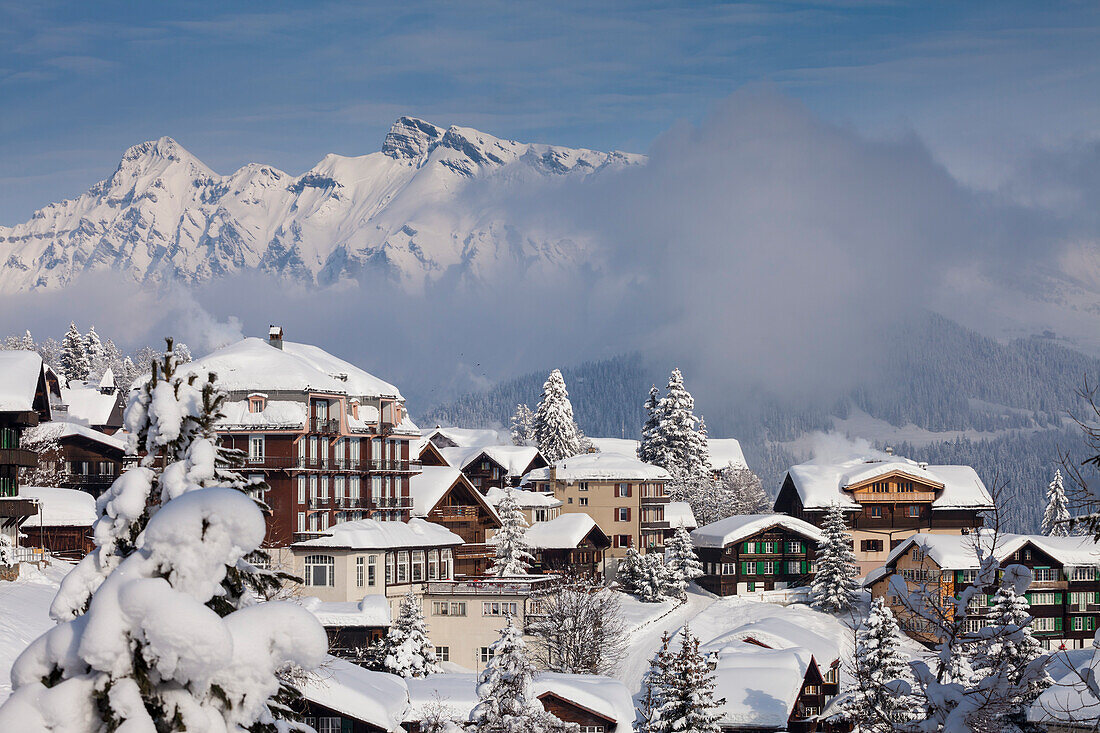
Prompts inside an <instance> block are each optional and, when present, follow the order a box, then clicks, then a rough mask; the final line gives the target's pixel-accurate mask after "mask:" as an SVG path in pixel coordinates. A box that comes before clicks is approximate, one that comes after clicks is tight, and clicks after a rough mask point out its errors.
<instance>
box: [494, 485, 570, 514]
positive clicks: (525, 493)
mask: <svg viewBox="0 0 1100 733" xmlns="http://www.w3.org/2000/svg"><path fill="white" fill-rule="evenodd" d="M506 493H507V492H506V491H505V490H504V489H498V488H496V487H495V486H494V487H492V488H491V489H489V490H488V491H486V492H485V501H487V502H488V503H489V504H491V505H493V506H497V505H499V504H500V502H502V501H503V500H504V496H505V494H506ZM512 498H513V499H515V501H516V506H518V507H519V508H520V509H536V508H539V507H556V506H561V505H562V500H561V499H559V498H557V497H556V496H554V495H553V494H548V493H546V492H543V491H529V490H527V489H512Z"/></svg>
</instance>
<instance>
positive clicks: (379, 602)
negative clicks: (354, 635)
mask: <svg viewBox="0 0 1100 733" xmlns="http://www.w3.org/2000/svg"><path fill="white" fill-rule="evenodd" d="M301 603H302V605H303V606H305V608H306V610H307V611H309V612H310V613H312V614H313V615H314V616H316V617H317V620H318V621H320V622H321V625H322V626H375V627H377V626H389V625H390V623H391V618H390V602H389V600H388V599H387V598H386V597H385V596H384V595H368V596H363V598H362V600H359V601H322V600H321V599H319V598H314V597H312V596H307V597H305V598H302V599H301Z"/></svg>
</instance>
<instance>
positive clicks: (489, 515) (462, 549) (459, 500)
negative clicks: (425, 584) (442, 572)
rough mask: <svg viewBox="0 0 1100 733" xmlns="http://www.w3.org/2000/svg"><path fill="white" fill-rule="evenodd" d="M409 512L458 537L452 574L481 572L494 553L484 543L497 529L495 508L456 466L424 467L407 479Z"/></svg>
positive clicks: (487, 566)
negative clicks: (409, 497)
mask: <svg viewBox="0 0 1100 733" xmlns="http://www.w3.org/2000/svg"><path fill="white" fill-rule="evenodd" d="M409 492H410V494H411V496H412V514H413V516H414V517H421V518H423V519H426V520H428V521H429V522H434V523H436V524H439V525H442V526H444V527H446V528H447V529H449V530H451V531H452V532H454V533H455V534H457V535H458V536H459V537H461V538H462V544H461V545H459V546H458V547H456V548H454V571H455V575H456V576H459V577H462V576H468V575H469V576H474V575H483V574H484V573H485V571H486V570H487V569H488V568H489V565H491V564H492V562H493V558H494V557H496V554H495V553H494V552H493V551H492V549H491V548H490V547H489V546H488V545H487V544H485V542H486V540H487V539H488V538H489V535H490V534H491V533H493V532H495V531H496V530H497V529H499V528H500V518H499V517H497V514H496V510H495V509H494V508H493V507H492V506H491V505H490V504H489V503H488V502H487V501H486V500H485V497H483V496H482V495H481V492H479V491H478V490H477V489H475V488H474V485H473V484H471V483H470V480H469V479H468V478H466V476H465V475H463V473H462V472H461V471H459V470H458V469H457V468H452V467H450V466H424V467H423V468H422V469H421V472H420V473H418V474H414V475H413V476H412V478H411V480H410V482H409Z"/></svg>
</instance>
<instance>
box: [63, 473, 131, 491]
mask: <svg viewBox="0 0 1100 733" xmlns="http://www.w3.org/2000/svg"><path fill="white" fill-rule="evenodd" d="M116 478H118V474H114V473H66V474H62V476H61V479H60V484H61V488H63V489H72V488H80V487H106V486H110V485H111V484H113V483H114V482H115V479H116Z"/></svg>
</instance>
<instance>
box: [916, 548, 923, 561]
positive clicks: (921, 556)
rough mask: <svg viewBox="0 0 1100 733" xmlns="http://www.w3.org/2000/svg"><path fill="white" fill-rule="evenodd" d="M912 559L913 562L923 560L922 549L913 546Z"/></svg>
mask: <svg viewBox="0 0 1100 733" xmlns="http://www.w3.org/2000/svg"><path fill="white" fill-rule="evenodd" d="M913 561H914V562H923V561H924V550H922V549H921V548H919V547H916V546H914V547H913Z"/></svg>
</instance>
